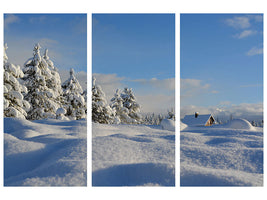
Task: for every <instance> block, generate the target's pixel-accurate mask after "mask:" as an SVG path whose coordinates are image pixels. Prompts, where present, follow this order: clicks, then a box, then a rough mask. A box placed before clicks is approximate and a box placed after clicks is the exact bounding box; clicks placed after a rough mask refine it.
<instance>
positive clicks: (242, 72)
mask: <svg viewBox="0 0 267 200" xmlns="http://www.w3.org/2000/svg"><path fill="white" fill-rule="evenodd" d="M180 37H181V38H180V39H181V40H180V45H181V48H180V53H181V54H180V55H181V56H180V59H181V60H180V73H181V74H180V76H181V110H182V109H183V107H189V106H191V107H192V106H195V107H210V106H214V107H216V106H217V107H225V106H228V107H229V106H236V105H241V104H246V105H247V104H251V105H252V107H253V105H255V104H257V105H258V104H259V103H261V104H262V102H263V15H260V14H250V15H248V14H181V17H180ZM190 112H192V111H190ZM233 112H234V111H233Z"/></svg>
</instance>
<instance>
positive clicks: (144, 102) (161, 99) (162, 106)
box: [93, 73, 175, 113]
mask: <svg viewBox="0 0 267 200" xmlns="http://www.w3.org/2000/svg"><path fill="white" fill-rule="evenodd" d="M93 76H94V77H95V78H96V84H99V85H100V86H101V88H102V90H103V91H104V93H105V95H106V100H107V101H108V102H109V101H110V99H111V98H112V97H113V96H114V93H115V91H116V89H121V90H122V89H123V88H124V87H128V86H126V84H125V82H127V81H128V83H129V84H131V83H133V82H138V83H143V84H146V86H148V87H146V92H145V93H144V91H143V88H142V87H141V88H139V87H136V88H135V87H133V92H134V95H135V96H136V98H137V102H138V103H139V104H140V105H141V112H143V113H146V112H154V113H167V111H168V110H170V109H171V108H174V105H175V92H174V90H173V87H174V79H165V80H157V79H150V80H144V79H142V80H141V79H139V80H134V81H131V80H130V81H129V80H127V79H126V78H125V77H118V76H117V75H116V74H97V73H95V74H93ZM160 83H162V84H163V85H164V86H163V87H164V88H168V89H170V90H171V91H173V92H171V94H168V95H167V94H163V93H162V90H156V91H152V89H151V88H152V87H156V86H158V84H160ZM169 84H173V86H169ZM161 87H162V86H161ZM141 90H142V91H141Z"/></svg>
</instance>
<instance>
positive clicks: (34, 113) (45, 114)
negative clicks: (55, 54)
mask: <svg viewBox="0 0 267 200" xmlns="http://www.w3.org/2000/svg"><path fill="white" fill-rule="evenodd" d="M40 48H41V47H40V45H39V44H36V45H35V46H34V49H33V51H34V53H33V57H32V58H29V59H28V60H27V61H26V62H25V64H24V69H23V72H24V77H23V80H24V84H25V86H26V87H27V89H28V93H27V94H26V95H25V99H26V100H27V101H28V102H29V103H30V104H31V105H32V108H31V110H30V111H29V112H28V115H27V119H29V120H36V119H44V118H56V111H57V109H58V108H59V107H60V106H61V105H60V102H59V101H58V100H57V98H58V91H57V88H58V86H57V85H53V84H52V83H53V81H52V80H53V79H54V76H53V73H52V71H51V70H50V67H49V65H48V64H47V62H46V60H45V59H44V58H42V57H41V55H40ZM57 81H58V80H57ZM57 81H56V82H57Z"/></svg>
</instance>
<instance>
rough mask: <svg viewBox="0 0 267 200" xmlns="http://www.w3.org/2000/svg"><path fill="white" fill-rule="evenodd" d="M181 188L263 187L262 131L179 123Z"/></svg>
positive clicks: (238, 126) (244, 125)
mask: <svg viewBox="0 0 267 200" xmlns="http://www.w3.org/2000/svg"><path fill="white" fill-rule="evenodd" d="M181 128H182V129H181V135H180V139H181V141H180V144H181V146H180V148H181V152H180V153H181V154H180V155H181V160H180V163H181V179H180V183H181V186H263V128H256V127H252V126H251V125H250V124H248V123H246V122H245V121H242V120H233V122H230V123H229V124H225V125H214V126H211V127H187V126H185V125H184V124H183V123H181Z"/></svg>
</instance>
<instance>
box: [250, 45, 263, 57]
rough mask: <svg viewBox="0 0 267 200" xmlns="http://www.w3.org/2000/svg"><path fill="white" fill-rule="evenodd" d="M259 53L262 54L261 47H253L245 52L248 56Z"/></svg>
mask: <svg viewBox="0 0 267 200" xmlns="http://www.w3.org/2000/svg"><path fill="white" fill-rule="evenodd" d="M259 54H263V48H262V47H253V48H251V49H250V50H249V51H248V52H247V55H248V56H254V55H259Z"/></svg>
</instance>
